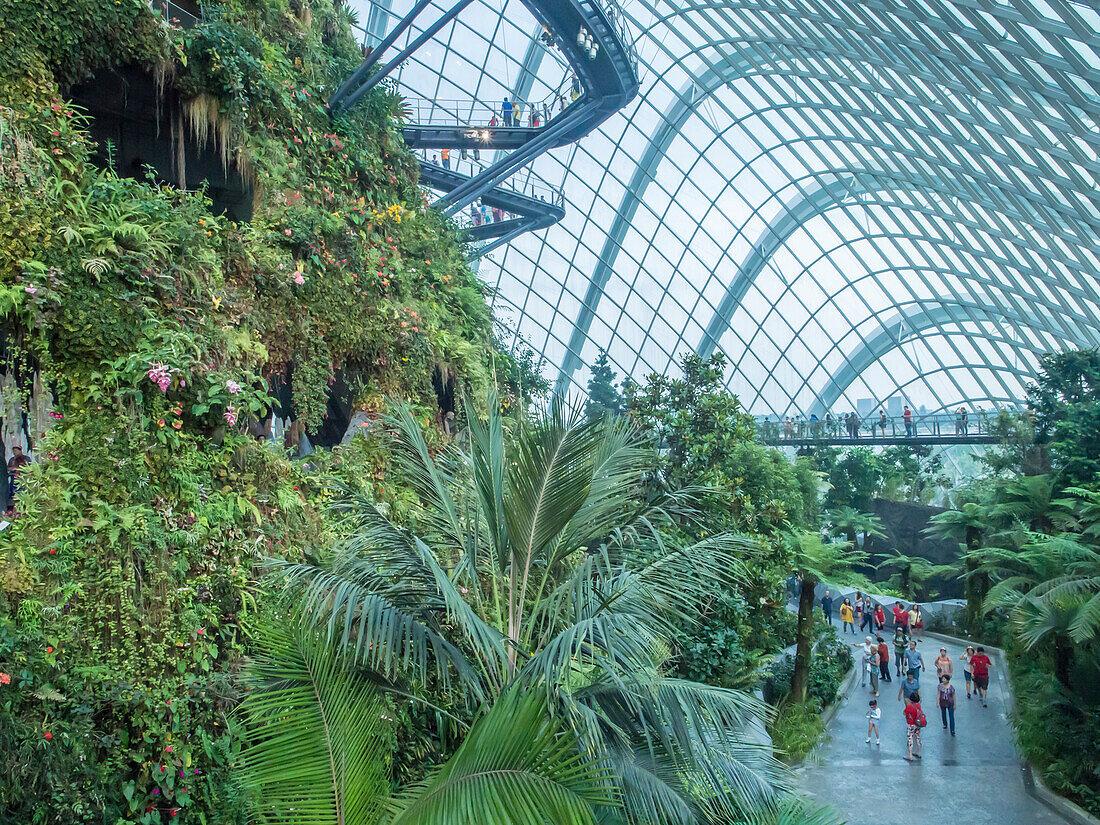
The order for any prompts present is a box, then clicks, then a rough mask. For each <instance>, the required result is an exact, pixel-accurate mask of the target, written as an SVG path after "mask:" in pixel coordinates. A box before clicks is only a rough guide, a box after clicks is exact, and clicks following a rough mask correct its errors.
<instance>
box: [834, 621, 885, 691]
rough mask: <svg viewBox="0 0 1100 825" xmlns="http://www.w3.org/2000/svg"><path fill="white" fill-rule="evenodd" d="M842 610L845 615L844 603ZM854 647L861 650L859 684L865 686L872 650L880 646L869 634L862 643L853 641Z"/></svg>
mask: <svg viewBox="0 0 1100 825" xmlns="http://www.w3.org/2000/svg"><path fill="white" fill-rule="evenodd" d="M840 610H841V615H842V616H843V615H844V613H843V611H844V606H843V605H841V608H840ZM852 647H856V648H859V651H860V657H859V672H860V678H859V686H860V687H863V686H864V685H866V684H867V674H868V673H870V664H871V656H872V651H877V650H878V648H877V647H876V646H875V642H874V639H872V638H871V637H870V636H868V637H867V638H866V639H865V640H864V641H863V643H862V644H861V643H859V642H852ZM876 689H877V688H876Z"/></svg>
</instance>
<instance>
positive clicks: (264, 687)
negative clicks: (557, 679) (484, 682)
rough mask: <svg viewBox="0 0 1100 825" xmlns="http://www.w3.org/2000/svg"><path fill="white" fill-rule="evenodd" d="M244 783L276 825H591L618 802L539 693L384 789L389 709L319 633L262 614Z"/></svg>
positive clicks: (497, 713)
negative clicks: (402, 782) (395, 792)
mask: <svg viewBox="0 0 1100 825" xmlns="http://www.w3.org/2000/svg"><path fill="white" fill-rule="evenodd" d="M246 684H247V685H248V687H249V688H250V691H251V692H250V693H249V694H248V696H247V698H246V699H245V701H244V702H243V703H242V705H241V713H242V715H243V717H244V719H245V723H246V729H247V732H248V739H249V742H250V744H249V746H248V748H247V750H246V751H245V752H244V754H243V755H242V759H241V763H242V771H243V779H244V782H245V785H246V787H248V788H250V789H251V790H252V791H253V795H254V800H253V806H252V814H253V820H254V821H258V822H265V823H271V825H375V823H377V824H378V825H412V823H421V822H432V823H437V825H451V823H462V825H466V823H469V822H475V821H476V822H484V823H489V825H544V823H545V822H546V821H547V818H548V817H549V821H552V822H569V823H577V825H595V823H596V821H597V812H599V811H604V812H607V811H613V810H614V809H615V808H617V807H618V802H617V799H616V793H615V787H614V784H613V782H612V781H611V776H610V771H609V768H608V765H607V763H606V760H604V759H603V758H602V757H601V756H600V755H599V754H595V753H592V752H590V751H588V752H586V751H584V750H582V749H580V748H579V747H578V745H579V742H578V740H577V738H576V737H575V736H574V735H573V734H572V732H571V731H570V730H569V729H568V728H567V727H566V726H565V724H564V723H563V721H562V720H560V719H557V718H555V717H554V716H552V715H550V714H548V713H547V707H546V701H547V700H546V697H545V695H543V694H542V693H539V692H535V691H529V692H523V691H519V690H512V691H509V692H506V693H505V694H503V695H501V696H500V697H499V698H498V699H497V701H496V702H495V703H494V704H493V705H492V706H491V707H489V709H488V710H487V711H486V712H485V713H484V715H482V716H481V717H480V718H479V719H477V720H476V721H475V722H474V724H473V726H472V727H471V729H470V731H469V733H468V734H467V736H466V738H465V741H464V742H463V743H462V745H461V746H460V747H459V749H458V751H457V752H456V753H455V754H454V755H453V756H452V757H451V758H450V759H449V760H448V761H447V762H446V763H445V764H444V765H443V766H441V767H440V768H439V769H437V770H436V771H434V772H433V773H431V774H430V775H429V776H428V777H427V778H425V779H424V780H423V781H422V782H420V783H417V784H416V785H413V786H411V787H409V788H406V789H405V790H404V792H403V793H402V794H401V795H400V796H398V797H394V798H391V797H390V784H389V776H388V771H387V763H386V757H387V754H386V752H385V741H386V740H385V736H384V730H385V728H387V727H388V724H389V723H388V720H387V717H386V716H385V706H384V704H383V703H382V701H380V698H379V693H378V691H377V687H376V685H375V684H374V683H372V682H371V681H370V680H369V679H367V678H364V675H363V674H362V673H361V672H360V671H359V670H358V669H357V668H355V667H354V666H353V665H352V663H351V662H350V660H349V658H348V657H346V656H344V655H342V654H341V653H340V652H339V650H337V649H336V648H335V647H334V645H332V644H331V642H330V641H329V640H328V639H327V638H326V637H325V636H324V635H323V634H321V633H319V632H317V631H314V630H311V629H309V628H306V627H303V626H301V625H297V626H290V625H286V624H280V623H277V622H274V621H272V622H269V623H268V624H267V626H266V627H264V628H263V632H262V634H261V637H260V640H259V645H258V649H257V652H256V656H255V657H254V658H253V660H252V661H251V663H250V665H249V668H248V671H247V672H246Z"/></svg>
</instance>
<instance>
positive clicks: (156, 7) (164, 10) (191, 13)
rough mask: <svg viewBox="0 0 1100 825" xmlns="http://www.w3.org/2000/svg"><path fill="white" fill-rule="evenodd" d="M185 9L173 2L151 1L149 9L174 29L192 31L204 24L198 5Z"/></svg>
mask: <svg viewBox="0 0 1100 825" xmlns="http://www.w3.org/2000/svg"><path fill="white" fill-rule="evenodd" d="M191 5H192V8H184V7H183V6H181V5H180V4H179V3H173V2H172V0H149V8H151V9H152V10H153V11H154V12H156V14H157V15H158V16H160V17H162V18H163V19H164V22H165V23H166V24H167V25H168V26H170V27H173V28H181V29H190V28H192V27H194V26H197V25H198V24H199V23H201V22H202V10H201V8H200V7H199V6H198V4H191Z"/></svg>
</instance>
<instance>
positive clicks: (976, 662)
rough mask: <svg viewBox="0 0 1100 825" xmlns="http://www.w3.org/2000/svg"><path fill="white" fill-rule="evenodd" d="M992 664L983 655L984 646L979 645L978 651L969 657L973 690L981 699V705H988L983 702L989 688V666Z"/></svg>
mask: <svg viewBox="0 0 1100 825" xmlns="http://www.w3.org/2000/svg"><path fill="white" fill-rule="evenodd" d="M992 664H993V662H992V661H991V660H990V658H989V657H988V656H986V655H985V648H984V647H979V648H978V652H977V653H975V654H974V655H973V656H971V657H970V672H971V673H972V674H974V691H975V693H977V694H978V698H980V699H981V700H982V707H983V708H984V707H988V705H986V703H985V694H986V691H987V690H989V668H990V666H991V665H992Z"/></svg>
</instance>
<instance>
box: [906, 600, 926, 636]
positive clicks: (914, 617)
mask: <svg viewBox="0 0 1100 825" xmlns="http://www.w3.org/2000/svg"><path fill="white" fill-rule="evenodd" d="M909 630H910V632H911V633H912V634H913V638H914V639H919V638H920V637H921V636H922V635H923V633H924V614H923V613H922V612H921V609H920V605H919V604H914V605H913V606H912V607H910V608H909Z"/></svg>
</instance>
